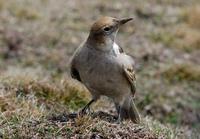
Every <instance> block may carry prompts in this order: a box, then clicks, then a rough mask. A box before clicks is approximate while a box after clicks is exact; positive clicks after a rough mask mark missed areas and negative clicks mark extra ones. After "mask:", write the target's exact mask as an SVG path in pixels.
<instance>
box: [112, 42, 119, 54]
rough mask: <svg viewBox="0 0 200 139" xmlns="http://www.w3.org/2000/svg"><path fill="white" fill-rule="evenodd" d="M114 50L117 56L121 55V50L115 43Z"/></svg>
mask: <svg viewBox="0 0 200 139" xmlns="http://www.w3.org/2000/svg"><path fill="white" fill-rule="evenodd" d="M113 50H114V52H115V54H120V48H119V46H118V45H117V44H116V43H115V42H114V43H113Z"/></svg>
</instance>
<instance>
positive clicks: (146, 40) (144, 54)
mask: <svg viewBox="0 0 200 139" xmlns="http://www.w3.org/2000/svg"><path fill="white" fill-rule="evenodd" d="M102 15H106V16H113V17H118V18H124V17H133V18H134V20H133V21H132V22H130V23H128V24H127V25H126V26H124V27H123V28H121V29H120V31H119V33H118V36H117V40H116V41H117V43H118V44H119V45H120V46H121V47H123V49H124V50H125V52H127V53H129V54H130V55H132V56H133V57H134V58H135V61H136V69H135V70H136V74H137V76H136V78H137V93H136V97H135V101H136V104H137V106H138V108H139V111H140V113H141V116H142V123H141V124H139V125H135V124H133V123H131V122H130V121H125V122H124V123H122V124H116V123H115V120H116V117H115V116H114V115H115V114H116V112H115V109H114V106H113V104H112V101H111V100H110V99H108V98H105V97H103V98H102V99H101V100H100V101H98V102H97V103H95V104H94V105H93V106H92V109H93V111H94V112H93V113H92V114H91V115H86V116H84V117H80V116H77V115H76V112H77V111H78V110H80V109H81V108H82V107H83V106H84V105H85V104H86V103H87V102H88V101H89V100H90V94H89V92H88V90H87V89H86V88H85V87H84V86H83V85H81V84H80V83H79V82H77V81H75V80H73V79H71V78H70V76H69V61H70V57H71V56H72V54H73V52H74V51H75V49H76V48H77V47H78V46H79V45H80V44H81V43H82V42H83V41H84V40H85V39H86V38H87V36H88V33H89V29H90V26H91V25H92V23H93V22H94V21H95V20H96V19H97V18H99V17H100V16H102ZM0 21H1V22H0V75H1V76H0V138H54V137H61V138H135V139H137V138H145V139H147V138H149V139H154V138H155V139H156V138H169V139H174V138H181V139H184V138H185V139H188V138H191V139H193V138H194V139H196V138H200V134H199V133H200V130H199V129H200V124H199V123H200V101H199V100H200V94H199V92H200V2H199V1H198V0H190V1H188V0H176V1H173V0H148V1H141V0H133V1H128V0H127V1H123V0H119V1H114V0H110V1H107V0H102V1H97V0H93V1H90V0H85V1H81V0H74V1H69V0H59V1H55V0H35V1H33V0H8V1H6V0H0Z"/></svg>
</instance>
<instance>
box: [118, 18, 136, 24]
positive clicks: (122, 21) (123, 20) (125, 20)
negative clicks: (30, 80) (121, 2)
mask: <svg viewBox="0 0 200 139" xmlns="http://www.w3.org/2000/svg"><path fill="white" fill-rule="evenodd" d="M131 20H133V18H125V19H121V20H119V24H120V25H123V24H126V23H127V22H128V21H131Z"/></svg>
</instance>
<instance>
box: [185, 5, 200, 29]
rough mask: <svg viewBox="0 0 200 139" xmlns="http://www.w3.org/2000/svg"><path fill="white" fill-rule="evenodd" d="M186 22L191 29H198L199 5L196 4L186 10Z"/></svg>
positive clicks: (199, 21)
mask: <svg viewBox="0 0 200 139" xmlns="http://www.w3.org/2000/svg"><path fill="white" fill-rule="evenodd" d="M186 22H187V23H188V24H189V25H190V26H191V27H192V28H197V29H200V5H199V4H196V5H193V6H191V7H190V8H188V9H187V10H186Z"/></svg>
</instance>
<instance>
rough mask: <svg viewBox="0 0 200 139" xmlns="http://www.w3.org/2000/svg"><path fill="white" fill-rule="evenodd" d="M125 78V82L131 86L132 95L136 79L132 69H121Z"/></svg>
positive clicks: (134, 90)
mask: <svg viewBox="0 0 200 139" xmlns="http://www.w3.org/2000/svg"><path fill="white" fill-rule="evenodd" d="M123 69H124V73H125V76H126V78H127V80H128V81H129V83H130V85H131V91H132V93H133V95H134V94H135V92H136V77H135V71H134V70H133V68H132V67H123Z"/></svg>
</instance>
